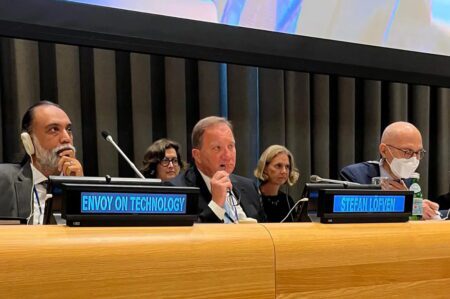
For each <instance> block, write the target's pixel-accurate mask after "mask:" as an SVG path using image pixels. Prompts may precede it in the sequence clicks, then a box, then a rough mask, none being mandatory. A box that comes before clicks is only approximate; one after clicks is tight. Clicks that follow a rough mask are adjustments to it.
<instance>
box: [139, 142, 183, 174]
mask: <svg viewBox="0 0 450 299" xmlns="http://www.w3.org/2000/svg"><path fill="white" fill-rule="evenodd" d="M179 149H180V145H179V144H178V143H177V142H175V141H172V140H169V139H165V138H163V139H159V140H157V141H155V142H153V144H152V145H150V146H149V147H148V149H147V152H146V153H145V155H144V161H143V166H142V168H141V171H142V174H143V175H144V176H145V177H146V178H159V179H161V180H162V181H169V180H171V179H173V178H174V177H176V176H177V175H178V174H179V173H180V170H181V169H184V163H183V161H182V160H181V155H180V151H179Z"/></svg>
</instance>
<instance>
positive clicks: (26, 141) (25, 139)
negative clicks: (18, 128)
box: [20, 132, 35, 157]
mask: <svg viewBox="0 0 450 299" xmlns="http://www.w3.org/2000/svg"><path fill="white" fill-rule="evenodd" d="M20 139H22V144H23V147H24V148H25V151H26V152H27V154H28V155H29V156H30V157H31V155H33V154H34V152H35V151H34V144H33V141H32V140H31V136H30V134H28V132H22V133H21V134H20Z"/></svg>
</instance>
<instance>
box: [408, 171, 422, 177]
mask: <svg viewBox="0 0 450 299" xmlns="http://www.w3.org/2000/svg"><path fill="white" fill-rule="evenodd" d="M409 178H410V179H420V173H418V172H414V173H413V174H412V175H411V176H410V177H409Z"/></svg>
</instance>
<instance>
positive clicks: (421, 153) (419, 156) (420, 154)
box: [386, 144, 427, 160]
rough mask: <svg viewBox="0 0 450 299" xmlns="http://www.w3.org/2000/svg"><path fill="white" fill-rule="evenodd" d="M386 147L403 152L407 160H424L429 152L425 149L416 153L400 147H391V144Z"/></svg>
mask: <svg viewBox="0 0 450 299" xmlns="http://www.w3.org/2000/svg"><path fill="white" fill-rule="evenodd" d="M386 145H387V146H389V147H392V148H395V149H396V150H399V151H401V152H403V157H404V158H406V159H409V158H412V157H414V156H417V159H419V160H422V159H423V157H425V153H426V152H427V151H426V150H424V149H421V150H418V151H417V152H415V151H413V150H411V149H403V148H398V147H395V146H393V145H389V144H386Z"/></svg>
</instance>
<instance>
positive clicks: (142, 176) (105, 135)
mask: <svg viewBox="0 0 450 299" xmlns="http://www.w3.org/2000/svg"><path fill="white" fill-rule="evenodd" d="M102 136H103V138H105V140H106V141H108V142H109V143H111V144H112V145H113V146H114V148H115V149H116V150H117V151H118V152H119V153H120V154H121V155H122V157H123V158H124V159H125V161H127V163H128V164H129V165H130V167H131V168H132V169H133V170H134V172H135V173H136V174H137V175H138V176H139V177H140V178H141V179H145V176H144V175H143V174H142V173H141V172H140V171H139V170H138V169H137V168H136V165H134V163H133V162H131V160H130V159H128V157H127V155H125V153H124V152H123V151H122V150H121V149H120V147H119V146H118V145H117V144H116V143H115V142H114V140H113V138H112V137H111V134H109V132H108V131H102Z"/></svg>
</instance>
